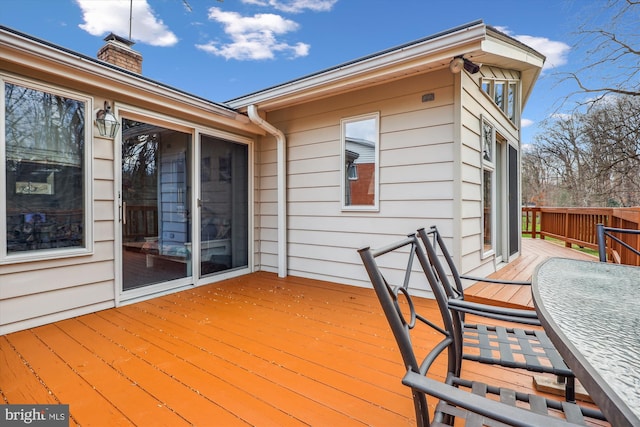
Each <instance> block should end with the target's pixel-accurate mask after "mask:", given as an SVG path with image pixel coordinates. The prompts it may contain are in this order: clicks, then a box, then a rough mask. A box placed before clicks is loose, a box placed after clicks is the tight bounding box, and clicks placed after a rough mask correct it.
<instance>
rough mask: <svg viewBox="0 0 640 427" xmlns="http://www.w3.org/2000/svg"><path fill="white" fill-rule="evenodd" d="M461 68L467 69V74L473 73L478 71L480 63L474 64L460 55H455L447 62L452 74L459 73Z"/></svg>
mask: <svg viewBox="0 0 640 427" xmlns="http://www.w3.org/2000/svg"><path fill="white" fill-rule="evenodd" d="M463 68H464V69H465V70H467V72H468V73H469V74H475V73H477V72H478V71H480V65H478V64H474V63H473V62H471V61H470V60H468V59H467V58H463V57H462V56H456V57H455V58H453V59H452V60H451V62H450V63H449V70H450V71H451V72H452V73H454V74H457V73H459V72H460V71H462V69H463Z"/></svg>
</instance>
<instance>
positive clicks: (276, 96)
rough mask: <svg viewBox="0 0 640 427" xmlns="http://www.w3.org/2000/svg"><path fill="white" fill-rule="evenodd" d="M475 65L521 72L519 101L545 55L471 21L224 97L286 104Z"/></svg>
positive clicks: (239, 103)
mask: <svg viewBox="0 0 640 427" xmlns="http://www.w3.org/2000/svg"><path fill="white" fill-rule="evenodd" d="M460 55H464V57H465V58H467V59H470V60H472V61H473V62H475V63H478V64H486V65H493V66H496V67H500V68H505V69H511V70H516V71H519V72H521V76H522V94H523V105H524V103H525V102H526V100H527V99H528V97H529V95H530V94H531V91H532V89H533V86H534V84H535V82H536V80H537V78H538V75H539V74H540V71H541V69H542V65H543V64H544V61H545V57H544V55H542V54H541V53H539V52H537V51H535V50H534V49H532V48H530V47H529V46H526V45H525V44H523V43H521V42H519V41H518V40H516V39H514V38H512V37H509V36H508V35H506V34H504V33H501V32H499V31H498V30H496V29H495V28H492V27H490V26H487V25H485V24H484V23H483V22H482V21H475V22H472V23H469V24H466V25H462V26H459V27H456V28H452V29H450V30H447V31H443V32H441V33H437V34H434V35H432V36H428V37H425V38H422V39H419V40H415V41H413V42H410V43H406V44H403V45H400V46H396V47H393V48H391V49H387V50H383V51H381V52H378V53H375V54H372V55H368V56H365V57H362V58H359V59H355V60H353V61H349V62H346V63H343V64H340V65H337V66H335V67H331V68H328V69H326V70H322V71H319V72H317V73H313V74H310V75H307V76H303V77H300V78H298V79H295V80H291V81H288V82H285V83H282V84H279V85H276V86H272V87H270V88H267V89H264V90H261V91H258V92H254V93H250V94H248V95H244V96H241V97H238V98H234V99H231V100H228V101H226V102H225V104H227V105H229V106H231V107H234V108H238V109H240V110H244V109H245V108H246V107H247V106H249V105H252V104H253V105H259V106H260V109H261V110H263V111H269V110H274V109H278V108H283V107H288V106H291V105H295V104H299V103H303V102H307V101H308V100H311V99H319V98H324V97H328V96H332V95H335V94H338V93H344V92H348V91H351V90H356V89H361V88H365V87H368V86H373V85H376V84H380V83H382V82H385V81H390V80H395V79H399V78H402V77H405V76H407V75H413V74H418V73H424V72H428V71H434V70H438V69H442V68H445V67H448V66H449V62H450V61H451V59H452V58H454V57H456V56H460Z"/></svg>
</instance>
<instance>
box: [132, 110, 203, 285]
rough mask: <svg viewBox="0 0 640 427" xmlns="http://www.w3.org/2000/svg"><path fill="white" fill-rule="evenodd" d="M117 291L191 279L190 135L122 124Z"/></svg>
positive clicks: (133, 123) (154, 127) (153, 126)
mask: <svg viewBox="0 0 640 427" xmlns="http://www.w3.org/2000/svg"><path fill="white" fill-rule="evenodd" d="M122 141H123V143H122V190H121V197H122V268H123V271H122V277H123V289H124V290H129V289H133V288H139V287H142V286H147V285H151V284H157V283H162V282H168V281H171V280H175V279H180V278H183V277H187V276H191V241H192V239H191V218H190V215H189V209H190V206H191V194H190V193H191V186H190V185H189V179H190V178H189V177H190V176H191V165H190V158H191V155H190V150H191V135H190V134H187V133H183V132H178V131H175V130H172V129H166V128H163V127H160V126H155V125H151V124H147V123H142V122H137V121H132V120H126V119H124V120H123V130H122Z"/></svg>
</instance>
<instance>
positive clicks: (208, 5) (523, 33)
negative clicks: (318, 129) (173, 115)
mask: <svg viewBox="0 0 640 427" xmlns="http://www.w3.org/2000/svg"><path fill="white" fill-rule="evenodd" d="M605 4H606V2H605V0H518V1H513V0H510V1H507V0H484V1H477V0H0V5H1V7H0V24H2V25H4V26H7V27H10V28H12V29H15V30H18V31H21V32H23V33H27V34H29V35H31V36H34V37H37V38H40V39H44V40H46V41H48V42H51V43H54V44H56V45H58V46H61V47H64V48H67V49H71V50H73V51H76V52H79V53H81V54H84V55H87V56H92V57H95V56H96V54H97V52H98V50H99V49H100V48H101V47H102V46H103V45H104V40H103V39H104V37H105V36H107V35H108V34H109V33H110V32H113V33H116V34H118V35H120V36H123V37H126V38H130V39H132V40H133V41H134V42H135V43H136V44H135V45H134V46H133V48H134V49H135V50H137V51H138V52H140V53H141V54H142V56H143V64H142V74H143V75H144V76H145V77H147V78H150V79H153V80H156V81H159V82H161V83H164V84H167V85H169V86H172V87H175V88H177V89H180V90H183V91H186V92H189V93H192V94H194V95H197V96H200V97H203V98H206V99H209V100H211V101H215V102H224V101H226V100H229V99H233V98H236V97H239V96H242V95H246V94H249V93H252V92H255V91H259V90H262V89H266V88H268V87H271V86H274V85H277V84H280V83H284V82H286V81H289V80H292V79H296V78H299V77H302V76H305V75H308V74H311V73H315V72H317V71H321V70H323V69H326V68H329V67H333V66H335V65H339V64H341V63H343V62H347V61H351V60H354V59H357V58H360V57H363V56H365V55H369V54H373V53H376V52H379V51H382V50H385V49H388V48H391V47H394V46H397V45H400V44H404V43H407V42H411V41H413V40H417V39H420V38H423V37H426V36H430V35H432V34H435V33H438V32H441V31H445V30H448V29H450V28H454V27H457V26H460V25H463V24H467V23H470V22H473V21H476V20H483V21H484V22H485V23H486V24H488V25H491V26H493V27H496V28H497V29H499V30H500V31H503V32H505V33H506V34H508V35H510V36H512V37H514V38H516V39H518V40H520V41H522V42H524V43H525V44H527V45H529V46H530V47H532V48H534V49H536V50H538V51H539V52H541V53H542V54H544V55H545V56H546V57H547V60H546V63H545V66H544V68H543V71H542V74H541V76H540V78H539V80H538V82H537V83H536V86H535V88H534V90H533V93H532V95H531V97H530V98H529V100H528V103H527V105H526V107H525V110H524V112H523V116H522V119H523V121H522V123H523V130H522V142H523V144H528V143H530V142H531V140H532V138H533V137H534V136H535V135H536V133H539V132H541V128H540V124H541V123H542V121H543V120H544V119H545V118H547V117H549V116H550V115H552V114H557V113H559V112H561V111H558V110H557V108H558V104H559V100H561V99H563V98H564V97H565V96H566V95H567V94H568V93H570V92H572V91H575V90H576V88H577V87H576V86H575V84H573V85H572V84H571V83H569V82H564V83H559V80H560V79H559V77H558V75H559V73H566V72H571V71H575V70H577V69H579V68H581V67H583V66H584V65H585V63H584V61H585V55H584V52H581V51H580V49H578V48H576V47H574V46H575V43H576V40H577V31H578V28H579V26H580V25H581V24H584V23H585V22H587V23H588V22H591V21H592V22H593V23H594V24H598V22H597V21H598V20H599V19H605V18H602V16H603V15H601V14H600V12H601V11H602V7H603V6H605ZM130 16H132V19H130ZM0 55H1V54H0ZM567 108H568V107H567Z"/></svg>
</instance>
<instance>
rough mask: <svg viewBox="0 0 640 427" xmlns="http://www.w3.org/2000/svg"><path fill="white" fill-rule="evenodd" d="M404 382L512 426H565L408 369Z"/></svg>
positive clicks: (554, 419)
mask: <svg viewBox="0 0 640 427" xmlns="http://www.w3.org/2000/svg"><path fill="white" fill-rule="evenodd" d="M402 384H404V385H406V386H408V387H411V388H412V389H413V390H417V391H420V392H423V393H425V394H428V395H429V396H434V397H436V398H438V399H441V400H444V401H446V402H448V403H450V404H452V405H456V406H459V407H461V408H464V409H466V410H468V411H471V412H475V413H476V414H479V415H482V416H484V417H487V418H491V419H493V420H497V421H500V422H503V423H506V424H508V425H512V426H545V427H547V426H548V427H555V426H557V427H566V426H567V423H566V421H564V420H562V419H560V418H555V417H551V416H546V415H541V414H536V413H534V412H531V411H527V410H526V409H522V408H517V407H515V406H511V405H507V404H505V403H501V402H498V401H495V400H492V399H488V398H486V397H482V396H478V395H476V394H473V393H470V392H467V391H464V390H460V389H458V388H457V387H453V386H450V385H448V384H444V383H441V382H439V381H436V380H433V379H431V378H428V377H425V376H424V375H420V374H418V373H415V372H413V371H408V372H407V374H406V375H405V376H404V378H403V379H402Z"/></svg>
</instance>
